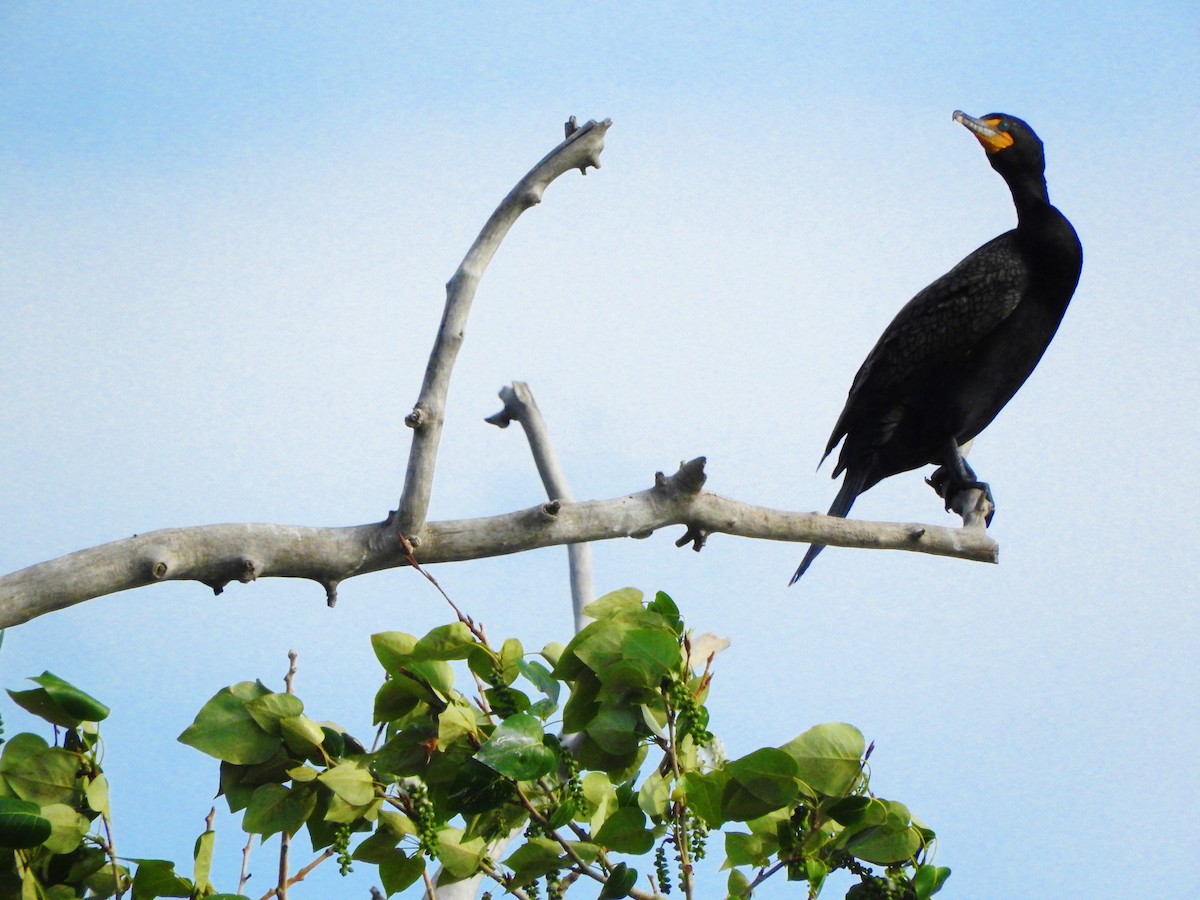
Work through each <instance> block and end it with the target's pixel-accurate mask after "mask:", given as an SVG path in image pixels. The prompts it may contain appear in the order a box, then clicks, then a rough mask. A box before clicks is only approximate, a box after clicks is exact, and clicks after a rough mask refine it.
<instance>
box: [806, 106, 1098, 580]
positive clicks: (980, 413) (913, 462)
mask: <svg viewBox="0 0 1200 900" xmlns="http://www.w3.org/2000/svg"><path fill="white" fill-rule="evenodd" d="M954 120H955V121H956V122H959V123H961V124H963V125H965V126H966V127H967V128H968V129H970V131H971V132H972V133H973V134H974V135H975V137H976V138H977V139H978V140H979V143H980V144H982V145H983V149H984V150H985V151H986V152H987V159H988V162H990V163H991V165H992V168H993V169H995V170H996V171H997V172H999V173H1000V176H1001V177H1002V178H1003V179H1004V180H1005V182H1007V184H1008V188H1009V190H1010V191H1011V192H1012V198H1013V205H1014V206H1016V208H1017V227H1016V228H1014V229H1013V230H1012V231H1008V232H1005V233H1004V234H1002V235H1000V236H999V237H997V238H993V239H992V240H990V241H988V242H987V243H986V244H984V245H983V246H982V247H980V248H979V249H978V250H976V251H975V252H974V253H972V254H971V255H970V256H968V257H967V258H966V259H964V260H963V261H962V262H960V263H959V264H958V265H957V266H955V267H954V268H953V269H951V270H950V271H949V272H947V273H946V274H945V275H943V276H942V277H941V278H939V279H938V280H937V281H935V282H934V283H933V284H931V285H929V287H927V288H925V290H923V291H921V292H920V293H919V294H917V295H916V296H915V297H913V298H912V299H911V300H909V301H908V303H907V304H906V305H905V306H904V308H903V309H901V310H900V312H899V313H897V315H896V318H894V319H893V320H892V322H891V324H890V325H888V327H887V328H886V329H885V330H884V332H883V335H882V336H881V337H880V338H879V341H878V342H877V343H876V344H875V347H874V348H873V349H872V350H871V352H870V353H869V354H867V359H866V361H865V362H864V363H863V364H862V366H861V367H860V368H859V370H858V374H857V375H855V376H854V383H853V384H852V385H851V386H850V395H849V397H847V398H846V406H845V408H844V409H843V410H842V414H841V416H839V417H838V420H837V424H836V425H835V426H834V427H833V434H832V435H831V436H830V438H829V444H828V445H827V446H826V447H825V456H823V457H822V458H821V461H822V462H824V461H825V457H827V456H829V454H830V453H831V452H833V448H834V447H836V446H837V444H838V441H840V440H842V439H843V438H845V443H844V444H843V445H842V451H841V454H840V455H839V456H838V463H837V468H835V469H834V472H833V477H834V478H836V477H837V476H838V475H840V474H841V473H842V472H845V473H846V477H845V479H844V480H843V481H842V486H841V489H840V490H839V491H838V493H837V497H836V498H835V499H834V501H833V505H832V506H831V507H830V508H829V515H831V516H845V515H846V513H848V512H849V511H850V507H851V506H852V505H853V504H854V500H855V498H856V497H858V495H859V494H861V493H863V491H866V490H867V489H868V488H871V487H873V486H874V485H876V484H878V483H879V482H880V481H882V480H883V479H884V478H887V477H888V476H890V475H896V474H897V473H899V472H907V471H909V470H911V469H917V468H920V467H921V466H924V465H927V464H930V463H932V464H934V465H940V466H941V468H940V469H938V470H937V472H935V473H934V476H933V478H932V479H930V482H931V483H932V484H934V485H935V487H937V488H938V491H939V493H941V494H942V496H943V497H945V498H947V500H949V498H950V497H952V496H954V494H955V493H957V492H959V491H962V490H965V489H968V488H972V487H977V488H982V489H984V490H986V489H987V486H986V485H985V484H983V483H981V482H979V481H977V480H976V478H975V473H974V472H973V471H971V468H970V466H968V465H967V463H966V460H965V459H963V454H962V447H963V445H964V444H966V443H967V442H968V441H970V440H971V439H973V438H974V437H975V436H976V435H977V434H979V432H981V431H983V429H984V428H986V427H987V426H988V424H989V423H990V422H991V421H992V419H994V418H995V417H996V414H997V413H999V412H1000V410H1001V409H1003V408H1004V404H1006V403H1007V402H1008V401H1009V400H1011V399H1012V396H1013V394H1015V393H1016V392H1017V390H1018V388H1020V387H1021V385H1022V384H1024V383H1025V379H1026V378H1028V377H1029V374H1030V373H1031V372H1032V371H1033V369H1034V367H1035V366H1036V365H1037V364H1038V360H1040V359H1041V358H1042V354H1043V353H1044V352H1045V351H1046V347H1047V346H1048V345H1049V343H1050V339H1051V338H1053V337H1054V332H1055V331H1057V330H1058V324H1059V322H1060V321H1062V317H1063V314H1064V313H1065V312H1066V311H1067V304H1068V303H1069V302H1070V300H1071V295H1072V294H1073V293H1074V292H1075V285H1076V284H1078V282H1079V271H1080V268H1081V266H1082V264H1083V248H1082V247H1081V246H1080V244H1079V238H1078V236H1077V235H1076V234H1075V229H1074V228H1072V227H1071V223H1070V222H1068V221H1067V219H1066V217H1065V216H1064V215H1063V214H1062V213H1060V212H1059V211H1058V210H1057V209H1055V208H1054V207H1053V206H1051V205H1050V199H1049V195H1048V194H1047V191H1046V178H1045V169H1046V158H1045V155H1044V154H1043V152H1042V142H1041V140H1039V138H1038V136H1037V135H1036V134H1034V132H1033V129H1032V128H1030V127H1029V125H1027V124H1026V123H1025V122H1023V121H1022V120H1020V119H1018V118H1016V117H1015V116H1010V115H1006V114H1004V113H990V114H988V115H986V116H984V117H983V118H981V119H974V118H972V117H971V116H968V115H966V114H965V113H963V112H961V111H957V110H956V111H955V113H954ZM823 549H824V546H823V545H821V544H813V545H812V546H811V547H809V548H808V553H807V554H805V556H804V561H803V562H802V563H800V568H798V569H797V570H796V574H795V575H793V576H792V581H791V583H792V584H795V583H796V581H797V579H799V578H800V576H801V575H803V574H804V572H805V570H806V569H807V568H808V567H809V566H810V565H812V561H813V560H814V559H815V558H816V556H817V554H818V553H820V552H821V551H822V550H823Z"/></svg>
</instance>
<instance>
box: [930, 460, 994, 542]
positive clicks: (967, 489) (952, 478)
mask: <svg viewBox="0 0 1200 900" xmlns="http://www.w3.org/2000/svg"><path fill="white" fill-rule="evenodd" d="M925 483H926V484H928V485H929V486H930V487H931V488H933V489H934V491H936V492H937V495H938V496H939V497H941V498H942V500H944V501H945V503H946V511H947V512H951V511H953V512H956V513H958V515H960V516H962V520H963V525H964V526H970V525H977V524H979V520H980V519H981V518H982V519H983V524H984V526H988V525H991V524H992V517H993V516H994V515H995V514H996V498H995V497H994V496H993V495H992V488H991V486H990V485H989V484H988V483H987V482H986V481H980V480H979V479H978V478H977V477H976V475H975V471H974V470H973V469H972V468H971V467H970V466H969V465H968V464H967V461H966V460H965V459H963V457H962V454H961V453H960V452H959V451H958V445H957V444H955V445H954V453H953V454H952V455H951V458H950V461H949V462H948V463H947V464H946V465H943V466H938V468H937V469H935V470H934V472H933V474H932V475H930V476H929V477H928V478H926V479H925ZM972 492H979V493H976V494H974V496H972Z"/></svg>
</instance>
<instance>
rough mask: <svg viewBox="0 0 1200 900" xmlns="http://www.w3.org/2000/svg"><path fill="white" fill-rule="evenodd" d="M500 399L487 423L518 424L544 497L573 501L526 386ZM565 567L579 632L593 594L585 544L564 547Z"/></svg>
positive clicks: (505, 392)
mask: <svg viewBox="0 0 1200 900" xmlns="http://www.w3.org/2000/svg"><path fill="white" fill-rule="evenodd" d="M500 399H501V400H503V401H504V409H502V410H500V412H498V413H496V414H495V415H494V416H488V418H487V421H488V422H490V423H491V424H493V425H496V426H499V427H500V428H507V427H508V424H509V422H520V423H521V427H522V428H523V429H525V437H526V438H527V439H528V441H529V449H530V451H531V452H532V453H533V462H534V465H536V466H537V470H538V475H540V476H541V479H542V484H543V485H545V487H546V496H547V497H549V498H550V499H551V500H561V501H563V502H564V503H571V502H573V501H574V499H575V498H574V497H572V496H571V489H570V487H568V486H567V476H566V474H565V473H564V472H563V470H562V466H560V465H559V463H558V456H557V455H556V454H555V452H554V444H553V443H552V442H551V440H550V429H548V428H547V427H546V420H545V419H543V418H542V411H541V410H540V409H538V405H537V401H536V400H534V399H533V391H531V390H530V389H529V385H527V384H526V383H525V382H523V381H514V382H513V383H512V385H511V386H506V387H503V388H501V389H500ZM567 566H568V569H569V571H570V578H571V606H572V608H573V610H574V613H575V630H576V631H579V630H581V629H582V628H583V626H584V625H586V624H587V623H588V621H589V620H588V618H587V616H585V615H584V614H583V608H584V607H585V606H587V605H588V604H589V603H591V602H592V600H594V599H595V595H596V589H595V584H594V582H593V579H592V553H591V550H590V549H589V548H588V545H587V544H567Z"/></svg>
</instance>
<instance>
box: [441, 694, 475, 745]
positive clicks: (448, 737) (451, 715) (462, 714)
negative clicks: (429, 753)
mask: <svg viewBox="0 0 1200 900" xmlns="http://www.w3.org/2000/svg"><path fill="white" fill-rule="evenodd" d="M437 719H438V746H439V747H440V748H441V749H443V750H445V749H447V748H448V747H450V746H451V745H452V744H453V743H454V742H455V741H457V740H459V739H460V738H462V737H464V736H466V735H470V736H471V737H478V736H479V722H478V720H477V719H476V717H475V710H474V709H473V708H472V707H470V706H468V705H467V704H466V701H464V700H461V699H459V698H457V697H456V698H455V701H454V702H453V703H451V704H450V705H449V706H447V707H446V708H445V709H444V710H442V711H441V712H440V713H438V717H437Z"/></svg>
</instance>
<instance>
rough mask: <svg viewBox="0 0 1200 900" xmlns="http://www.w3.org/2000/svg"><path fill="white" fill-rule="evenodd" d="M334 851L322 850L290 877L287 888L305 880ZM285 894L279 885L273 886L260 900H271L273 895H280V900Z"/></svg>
mask: <svg viewBox="0 0 1200 900" xmlns="http://www.w3.org/2000/svg"><path fill="white" fill-rule="evenodd" d="M334 853H335V851H334V850H332V849H329V850H322V851H321V852H320V853H318V854H317V856H316V857H315V858H314V859H313V860H312V862H310V863H309V864H308V865H306V866H305V867H304V868H302V869H301V870H300V871H298V872H297V873H296V874H295V875H293V876H292V877H291V878H289V879H288V881H287V884H286V885H285V888H288V887H291V886H292V885H293V884H297V883H299V882H301V881H303V880H304V879H305V878H307V877H308V874H309V873H310V872H311V871H312V870H313V869H315V868H316V867H317V866H319V865H320V864H321V863H323V862H325V860H327V859H329V858H330V857H332V856H333V855H334ZM284 896H286V895H283V894H280V893H279V888H278V887H273V888H271V889H270V890H269V891H267V892H266V893H265V894H263V895H262V896H261V897H260V898H259V900H271V898H272V897H279V898H280V900H282V898H283V897H284Z"/></svg>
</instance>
